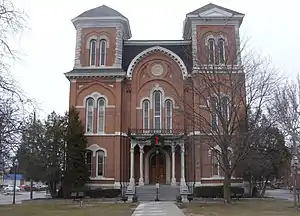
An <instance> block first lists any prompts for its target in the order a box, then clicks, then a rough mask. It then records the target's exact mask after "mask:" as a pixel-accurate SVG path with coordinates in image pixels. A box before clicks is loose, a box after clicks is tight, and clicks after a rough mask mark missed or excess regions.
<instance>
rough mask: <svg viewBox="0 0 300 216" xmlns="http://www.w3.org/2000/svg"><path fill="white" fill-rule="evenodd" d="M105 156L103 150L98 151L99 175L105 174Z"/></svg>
mask: <svg viewBox="0 0 300 216" xmlns="http://www.w3.org/2000/svg"><path fill="white" fill-rule="evenodd" d="M104 156H105V155H104V152H103V151H101V150H100V151H97V176H104V167H105V165H104V163H105V161H104V158H105V157H104Z"/></svg>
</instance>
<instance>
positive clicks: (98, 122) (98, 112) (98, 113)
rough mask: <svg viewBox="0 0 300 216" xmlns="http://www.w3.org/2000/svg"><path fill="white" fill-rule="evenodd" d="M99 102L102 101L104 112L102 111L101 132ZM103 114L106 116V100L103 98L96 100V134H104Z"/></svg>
mask: <svg viewBox="0 0 300 216" xmlns="http://www.w3.org/2000/svg"><path fill="white" fill-rule="evenodd" d="M100 100H103V101H104V110H103V131H100ZM105 114H106V100H105V98H104V97H100V98H98V100H97V133H101V134H103V133H105V120H106V118H105Z"/></svg>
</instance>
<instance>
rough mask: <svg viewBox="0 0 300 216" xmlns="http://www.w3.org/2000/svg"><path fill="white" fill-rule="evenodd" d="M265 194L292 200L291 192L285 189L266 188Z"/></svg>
mask: <svg viewBox="0 0 300 216" xmlns="http://www.w3.org/2000/svg"><path fill="white" fill-rule="evenodd" d="M266 196H267V197H273V198H276V199H285V200H293V194H292V193H291V192H290V191H289V190H286V189H276V190H267V191H266Z"/></svg>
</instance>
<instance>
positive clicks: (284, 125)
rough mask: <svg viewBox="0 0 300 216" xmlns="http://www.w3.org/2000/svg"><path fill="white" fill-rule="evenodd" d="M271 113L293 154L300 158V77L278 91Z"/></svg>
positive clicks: (280, 87)
mask: <svg viewBox="0 0 300 216" xmlns="http://www.w3.org/2000/svg"><path fill="white" fill-rule="evenodd" d="M269 112H270V113H271V114H273V115H275V116H276V120H277V123H278V124H279V127H280V128H281V129H282V131H283V132H284V134H285V136H286V138H287V143H288V144H289V145H290V146H289V147H290V150H291V153H292V154H294V155H297V156H298V157H299V156H300V77H299V75H298V76H297V79H296V80H295V81H288V82H286V83H285V84H284V85H283V86H279V87H278V88H277V89H276V92H275V97H274V100H273V103H272V106H271V107H270V109H269Z"/></svg>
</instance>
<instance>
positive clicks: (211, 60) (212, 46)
mask: <svg viewBox="0 0 300 216" xmlns="http://www.w3.org/2000/svg"><path fill="white" fill-rule="evenodd" d="M208 46H209V47H208V48H209V64H215V40H214V39H209V40H208Z"/></svg>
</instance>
